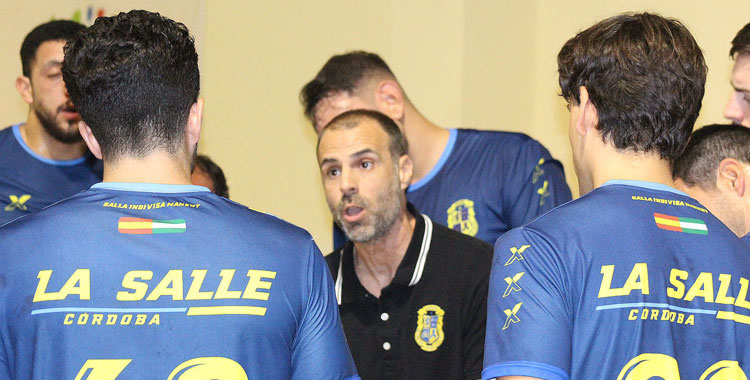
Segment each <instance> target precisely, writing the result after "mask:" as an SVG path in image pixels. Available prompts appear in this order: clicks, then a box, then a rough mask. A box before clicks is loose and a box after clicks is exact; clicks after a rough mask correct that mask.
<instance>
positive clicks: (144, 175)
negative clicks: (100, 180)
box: [104, 151, 191, 185]
mask: <svg viewBox="0 0 750 380" xmlns="http://www.w3.org/2000/svg"><path fill="white" fill-rule="evenodd" d="M104 182H141V183H160V184H167V185H189V184H191V181H190V161H189V160H185V159H180V158H176V157H175V156H174V155H172V154H170V153H167V152H163V151H158V152H152V153H151V154H149V155H147V156H145V157H140V158H133V157H121V158H118V159H117V160H114V161H112V160H107V159H106V158H105V160H104Z"/></svg>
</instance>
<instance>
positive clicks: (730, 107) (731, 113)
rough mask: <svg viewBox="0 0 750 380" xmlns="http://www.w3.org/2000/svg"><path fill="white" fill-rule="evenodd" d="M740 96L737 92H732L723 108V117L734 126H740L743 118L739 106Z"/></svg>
mask: <svg viewBox="0 0 750 380" xmlns="http://www.w3.org/2000/svg"><path fill="white" fill-rule="evenodd" d="M741 96H742V94H741V93H739V92H737V91H734V92H732V94H731V95H730V96H729V99H728V100H727V105H726V106H724V117H725V118H726V119H727V120H731V121H733V122H734V123H735V124H740V123H741V122H742V119H743V118H744V114H743V112H742V107H740V104H739V102H740V101H741V100H740V97H741Z"/></svg>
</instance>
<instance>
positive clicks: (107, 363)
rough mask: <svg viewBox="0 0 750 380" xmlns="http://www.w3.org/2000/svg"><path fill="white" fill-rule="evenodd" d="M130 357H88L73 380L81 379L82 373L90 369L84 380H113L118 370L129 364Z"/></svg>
mask: <svg viewBox="0 0 750 380" xmlns="http://www.w3.org/2000/svg"><path fill="white" fill-rule="evenodd" d="M131 361H132V359H89V360H86V363H83V367H81V370H80V371H78V374H77V375H76V378H75V380H83V375H84V374H85V373H86V371H88V370H89V369H90V370H91V373H89V375H88V376H86V380H115V379H117V376H119V375H120V372H122V370H124V369H125V367H127V366H128V364H130V362H131Z"/></svg>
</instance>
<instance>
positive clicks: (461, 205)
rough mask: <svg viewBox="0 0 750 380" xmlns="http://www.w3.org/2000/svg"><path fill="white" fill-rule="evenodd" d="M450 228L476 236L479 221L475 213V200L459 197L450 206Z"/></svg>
mask: <svg viewBox="0 0 750 380" xmlns="http://www.w3.org/2000/svg"><path fill="white" fill-rule="evenodd" d="M448 228H451V229H454V230H456V231H461V232H462V233H464V234H466V235H469V236H476V235H477V232H478V231H479V223H478V222H477V218H476V214H475V213H474V202H473V201H471V200H469V199H459V200H457V201H456V202H454V203H453V204H452V205H451V207H450V208H448Z"/></svg>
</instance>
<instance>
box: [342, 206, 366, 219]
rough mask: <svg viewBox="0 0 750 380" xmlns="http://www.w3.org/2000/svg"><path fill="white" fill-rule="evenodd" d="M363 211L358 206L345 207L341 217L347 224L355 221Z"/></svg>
mask: <svg viewBox="0 0 750 380" xmlns="http://www.w3.org/2000/svg"><path fill="white" fill-rule="evenodd" d="M364 210H365V209H364V208H362V207H359V206H354V205H352V206H347V207H346V208H345V209H344V215H343V216H344V219H345V220H346V221H348V222H353V221H356V220H357V219H359V218H360V217H361V216H362V214H363V213H364Z"/></svg>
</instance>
